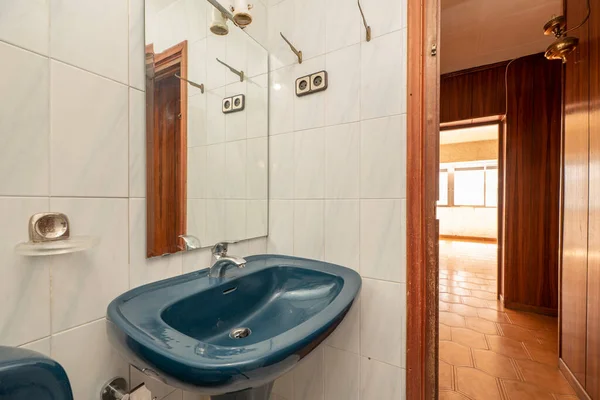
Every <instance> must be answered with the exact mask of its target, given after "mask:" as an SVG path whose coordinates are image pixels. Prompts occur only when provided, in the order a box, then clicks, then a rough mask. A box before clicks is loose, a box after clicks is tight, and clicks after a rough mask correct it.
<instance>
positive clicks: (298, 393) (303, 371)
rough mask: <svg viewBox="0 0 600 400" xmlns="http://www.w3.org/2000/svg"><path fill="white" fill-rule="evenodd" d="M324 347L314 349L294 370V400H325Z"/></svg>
mask: <svg viewBox="0 0 600 400" xmlns="http://www.w3.org/2000/svg"><path fill="white" fill-rule="evenodd" d="M323 347H324V346H320V347H317V348H316V349H314V350H313V351H312V352H311V353H310V354H309V355H307V356H306V357H305V358H304V359H302V360H301V361H300V363H299V364H298V365H297V366H296V368H295V369H294V370H293V375H294V400H325V399H324V397H323V395H324V394H323V377H324V374H323V372H324V368H323ZM327 400H329V399H327Z"/></svg>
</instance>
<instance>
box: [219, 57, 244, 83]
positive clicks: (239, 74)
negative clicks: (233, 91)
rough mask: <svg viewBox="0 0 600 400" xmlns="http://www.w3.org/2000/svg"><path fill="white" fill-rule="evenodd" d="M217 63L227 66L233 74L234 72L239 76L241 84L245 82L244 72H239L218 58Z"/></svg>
mask: <svg viewBox="0 0 600 400" xmlns="http://www.w3.org/2000/svg"><path fill="white" fill-rule="evenodd" d="M217 61H218V62H219V63H221V64H223V65H224V66H226V67H227V68H229V70H230V71H231V72H233V73H234V74H236V75H237V76H239V77H240V82H244V71H238V70H237V69H235V68H233V67H232V66H231V65H229V64H227V63H225V62H223V61H221V60H219V59H218V58H217Z"/></svg>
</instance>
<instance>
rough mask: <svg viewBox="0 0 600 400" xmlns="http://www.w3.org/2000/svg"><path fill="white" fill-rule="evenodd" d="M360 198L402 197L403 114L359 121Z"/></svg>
mask: <svg viewBox="0 0 600 400" xmlns="http://www.w3.org/2000/svg"><path fill="white" fill-rule="evenodd" d="M360 129H361V133H360V194H361V197H362V198H380V199H381V198H405V197H406V115H397V116H394V117H386V118H379V119H372V120H368V121H362V122H361V124H360Z"/></svg>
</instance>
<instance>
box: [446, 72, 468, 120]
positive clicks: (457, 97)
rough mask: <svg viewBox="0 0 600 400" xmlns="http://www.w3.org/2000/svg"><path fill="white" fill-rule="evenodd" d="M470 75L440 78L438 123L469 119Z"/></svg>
mask: <svg viewBox="0 0 600 400" xmlns="http://www.w3.org/2000/svg"><path fill="white" fill-rule="evenodd" d="M471 87H472V86H471V74H460V75H456V76H449V77H442V78H441V81H440V99H442V101H440V122H449V121H462V120H465V119H470V118H471V105H472V98H471V95H472V94H471Z"/></svg>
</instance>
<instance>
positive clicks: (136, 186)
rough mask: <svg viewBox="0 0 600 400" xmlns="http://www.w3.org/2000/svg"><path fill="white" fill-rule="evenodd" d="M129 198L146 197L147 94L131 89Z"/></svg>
mask: <svg viewBox="0 0 600 400" xmlns="http://www.w3.org/2000/svg"><path fill="white" fill-rule="evenodd" d="M129 197H146V93H144V92H140V91H139V90H135V89H132V88H129Z"/></svg>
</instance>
